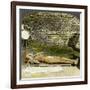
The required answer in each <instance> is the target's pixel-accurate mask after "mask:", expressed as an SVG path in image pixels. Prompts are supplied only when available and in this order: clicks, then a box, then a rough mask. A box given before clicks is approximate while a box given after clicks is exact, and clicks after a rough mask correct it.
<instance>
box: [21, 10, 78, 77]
mask: <svg viewBox="0 0 90 90" xmlns="http://www.w3.org/2000/svg"><path fill="white" fill-rule="evenodd" d="M20 27H21V28H20V34H21V37H20V38H21V39H20V48H21V49H20V50H21V51H20V53H21V59H20V61H21V79H25V78H44V77H45V78H46V77H54V78H55V77H63V76H80V12H64V11H43V10H42V11H40V10H32V9H20Z"/></svg>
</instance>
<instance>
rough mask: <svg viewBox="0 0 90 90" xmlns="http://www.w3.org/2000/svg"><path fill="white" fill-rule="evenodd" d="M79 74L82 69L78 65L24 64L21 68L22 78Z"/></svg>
mask: <svg viewBox="0 0 90 90" xmlns="http://www.w3.org/2000/svg"><path fill="white" fill-rule="evenodd" d="M79 75H80V70H79V69H78V68H77V67H76V66H55V67H53V66H49V67H38V66H37V67H33V66H22V69H21V79H26V78H47V77H64V76H79Z"/></svg>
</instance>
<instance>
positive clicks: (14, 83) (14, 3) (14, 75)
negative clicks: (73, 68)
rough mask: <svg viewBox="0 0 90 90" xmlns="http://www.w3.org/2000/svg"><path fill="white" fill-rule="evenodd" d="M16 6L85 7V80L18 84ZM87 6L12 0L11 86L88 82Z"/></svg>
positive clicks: (23, 86) (26, 86)
mask: <svg viewBox="0 0 90 90" xmlns="http://www.w3.org/2000/svg"><path fill="white" fill-rule="evenodd" d="M16 6H39V7H53V8H67V9H68V8H75V9H83V10H84V11H85V12H84V14H85V15H84V22H85V27H84V35H85V37H84V51H85V52H84V55H85V56H84V59H85V60H84V62H85V64H84V80H83V81H73V82H70V81H69V82H50V83H33V84H20V85H18V84H17V54H16V53H17V51H16V50H17V40H16V34H17V32H16V23H17V22H16ZM87 8H88V7H87V6H84V5H67V4H50V3H33V2H19V1H12V2H11V88H12V89H15V88H31V87H49V86H66V85H80V84H87V83H88V72H87V70H88V64H87V63H88V61H87V55H88V53H87V52H88V51H87V50H88V49H87V48H88V46H87V43H88V42H87V37H88V36H87V33H88V32H87V27H88V23H87V20H88V11H87Z"/></svg>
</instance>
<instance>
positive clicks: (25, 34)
mask: <svg viewBox="0 0 90 90" xmlns="http://www.w3.org/2000/svg"><path fill="white" fill-rule="evenodd" d="M29 36H30V34H29V32H28V31H25V30H24V31H22V32H21V37H22V39H25V40H26V39H28V38H29Z"/></svg>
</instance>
